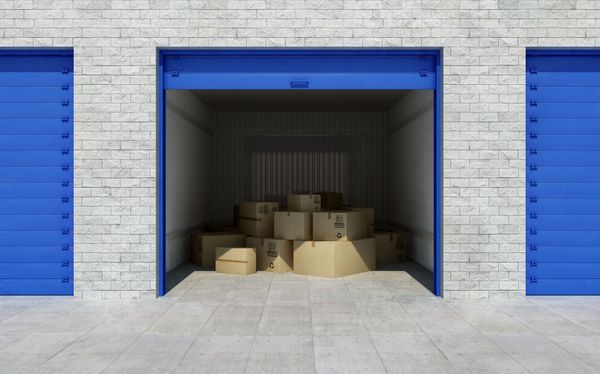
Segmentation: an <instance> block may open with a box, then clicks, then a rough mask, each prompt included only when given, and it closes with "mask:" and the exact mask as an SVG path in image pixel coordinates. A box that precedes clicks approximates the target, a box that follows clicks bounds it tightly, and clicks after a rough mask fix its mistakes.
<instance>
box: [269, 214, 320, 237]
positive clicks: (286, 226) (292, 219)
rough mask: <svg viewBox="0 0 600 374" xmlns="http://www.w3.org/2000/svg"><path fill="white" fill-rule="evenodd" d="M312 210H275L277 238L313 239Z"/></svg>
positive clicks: (275, 234)
mask: <svg viewBox="0 0 600 374" xmlns="http://www.w3.org/2000/svg"><path fill="white" fill-rule="evenodd" d="M312 230H313V228H312V213H311V212H289V211H288V212H275V233H274V236H275V238H277V239H288V240H312Z"/></svg>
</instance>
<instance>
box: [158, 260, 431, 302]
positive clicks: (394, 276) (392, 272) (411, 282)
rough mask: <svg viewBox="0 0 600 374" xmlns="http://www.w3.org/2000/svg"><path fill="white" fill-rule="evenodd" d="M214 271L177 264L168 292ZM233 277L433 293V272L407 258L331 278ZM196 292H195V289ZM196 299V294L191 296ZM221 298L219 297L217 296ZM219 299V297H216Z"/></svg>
mask: <svg viewBox="0 0 600 374" xmlns="http://www.w3.org/2000/svg"><path fill="white" fill-rule="evenodd" d="M212 274H217V273H215V272H214V269H213V268H203V267H200V266H198V265H195V264H193V263H191V262H186V263H184V264H181V265H179V266H177V267H176V268H175V269H173V270H171V271H170V272H168V273H167V284H166V286H167V292H168V293H169V294H171V291H174V292H175V293H181V292H184V290H186V289H193V288H197V287H203V286H204V285H206V284H210V283H211V279H213V278H212V277H211V275H212ZM217 277H218V278H219V279H223V277H225V279H226V278H227V275H225V276H224V275H222V274H219V275H217ZM229 277H230V278H233V279H237V282H238V283H239V284H240V285H242V288H245V287H243V283H244V280H243V279H244V278H246V277H247V278H248V283H249V284H252V282H253V281H254V280H257V279H261V280H269V279H274V280H286V281H299V282H308V281H309V280H311V281H319V282H322V283H323V284H324V285H327V284H328V282H329V284H331V285H332V286H334V285H336V284H340V283H344V282H353V281H356V280H361V279H364V280H370V282H369V283H368V284H369V289H373V290H374V291H377V290H379V291H380V292H375V293H374V295H379V296H382V295H384V296H382V297H384V299H385V296H392V295H400V294H401V295H406V296H419V295H422V296H431V295H432V294H433V292H434V291H433V287H434V285H433V273H432V272H431V271H429V270H427V269H426V268H424V267H423V266H421V265H419V264H418V263H416V262H414V261H406V262H403V263H399V264H394V265H388V266H384V267H382V268H380V269H377V270H375V271H370V272H366V273H360V274H355V275H351V276H347V277H342V278H336V279H329V278H320V277H311V276H306V275H299V274H296V273H270V272H264V271H261V272H258V273H256V274H254V275H250V276H229ZM192 295H193V292H192ZM204 296H205V295H200V297H204ZM189 297H190V298H192V297H193V296H191V295H190V296H189ZM358 297H359V299H357V300H355V301H360V299H361V298H362V297H364V295H362V296H358ZM217 298H218V296H217ZM215 301H216V300H215Z"/></svg>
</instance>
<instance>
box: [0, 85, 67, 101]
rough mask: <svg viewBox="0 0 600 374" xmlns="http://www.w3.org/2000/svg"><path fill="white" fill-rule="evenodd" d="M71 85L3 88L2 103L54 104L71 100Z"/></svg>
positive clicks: (1, 92)
mask: <svg viewBox="0 0 600 374" xmlns="http://www.w3.org/2000/svg"><path fill="white" fill-rule="evenodd" d="M69 89H70V87H69V85H67V84H66V83H65V85H63V86H54V87H1V86H0V103H3V104H5V103H32V104H36V103H54V104H62V102H63V101H65V100H70V98H71V94H70V92H69Z"/></svg>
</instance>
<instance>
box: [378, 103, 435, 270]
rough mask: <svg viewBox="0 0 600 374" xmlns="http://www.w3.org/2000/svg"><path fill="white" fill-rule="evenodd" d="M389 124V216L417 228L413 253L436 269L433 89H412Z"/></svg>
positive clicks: (389, 218) (416, 257)
mask: <svg viewBox="0 0 600 374" xmlns="http://www.w3.org/2000/svg"><path fill="white" fill-rule="evenodd" d="M388 124H389V127H388V134H389V135H388V138H387V144H386V148H387V150H386V154H387V165H388V166H387V176H386V178H387V187H388V188H387V192H386V207H387V218H388V220H389V221H390V222H394V223H397V224H400V225H402V226H406V227H407V228H410V229H411V230H412V231H413V232H414V235H413V238H412V240H411V253H410V255H411V257H412V258H413V259H414V260H415V261H417V262H418V263H420V264H421V265H423V266H425V267H426V268H428V269H429V270H431V271H433V218H434V217H433V215H434V212H433V146H434V144H433V92H432V91H412V92H411V93H410V94H408V95H407V96H405V97H404V98H403V99H402V100H401V101H400V102H399V103H398V104H397V105H396V106H394V107H393V108H392V109H391V110H390V111H389V115H388Z"/></svg>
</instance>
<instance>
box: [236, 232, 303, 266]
mask: <svg viewBox="0 0 600 374" xmlns="http://www.w3.org/2000/svg"><path fill="white" fill-rule="evenodd" d="M246 246H247V247H250V248H256V269H257V270H259V271H271V272H274V273H285V272H288V271H292V270H293V268H294V265H293V261H294V257H293V255H292V253H293V252H292V241H291V240H285V239H272V238H255V237H252V236H249V237H248V238H247V239H246Z"/></svg>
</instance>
